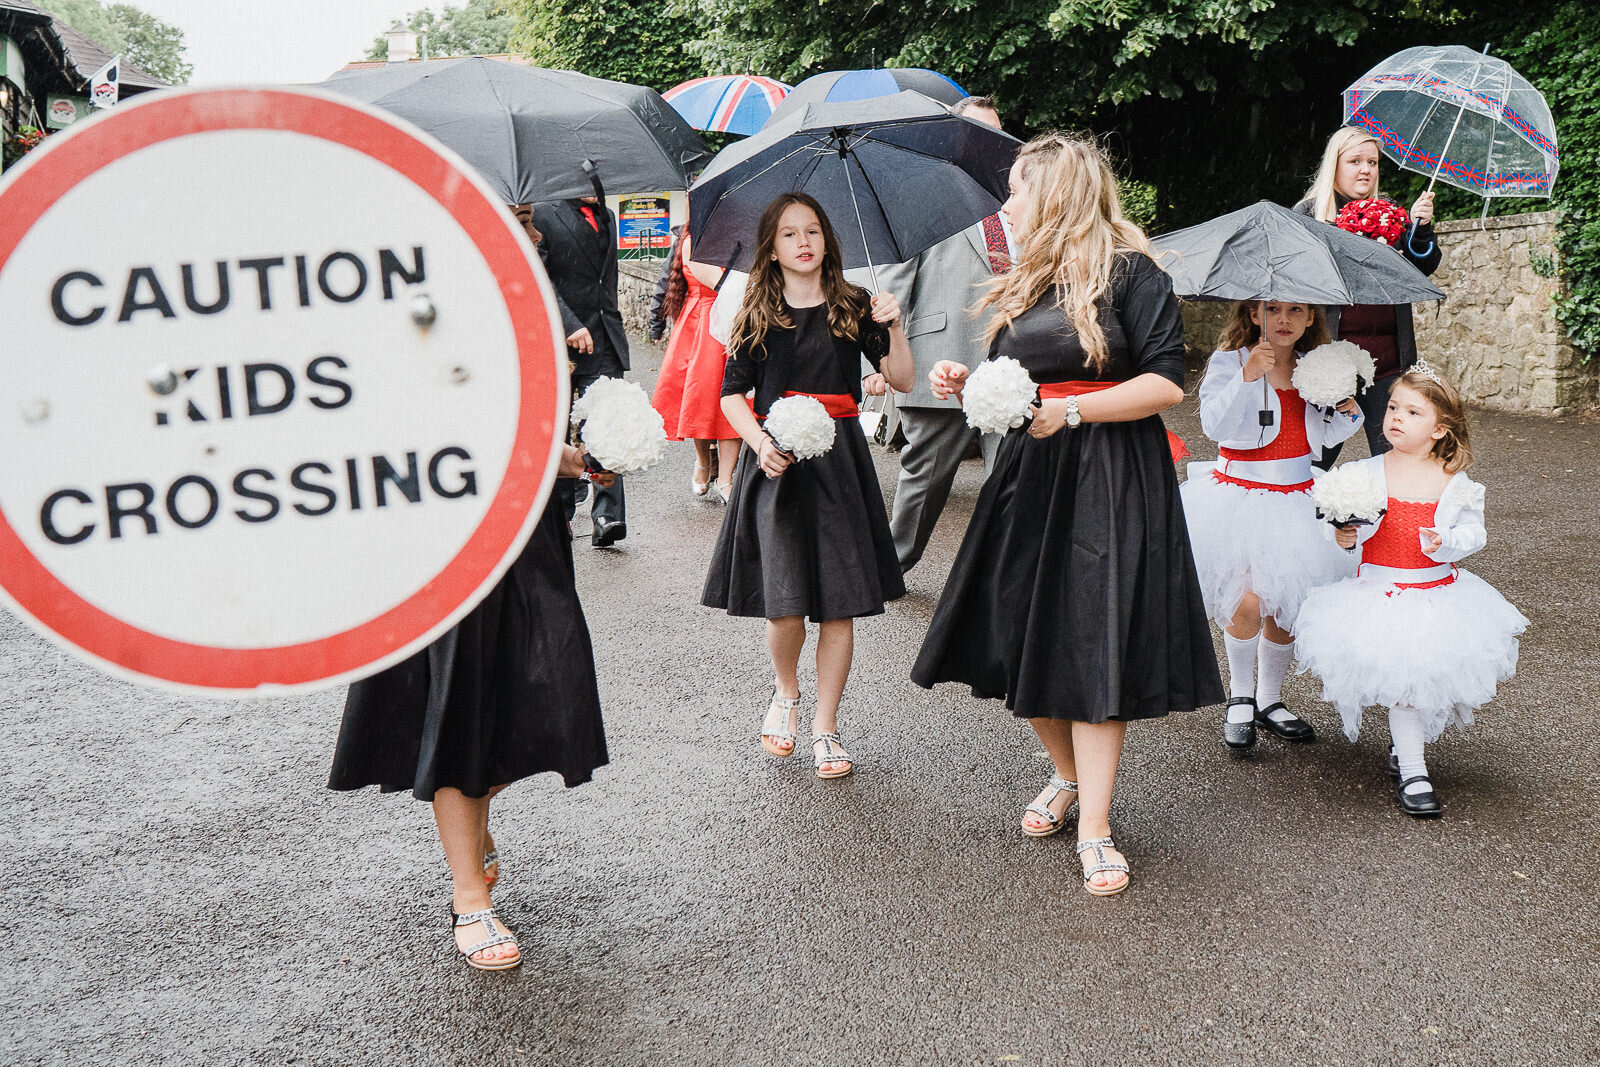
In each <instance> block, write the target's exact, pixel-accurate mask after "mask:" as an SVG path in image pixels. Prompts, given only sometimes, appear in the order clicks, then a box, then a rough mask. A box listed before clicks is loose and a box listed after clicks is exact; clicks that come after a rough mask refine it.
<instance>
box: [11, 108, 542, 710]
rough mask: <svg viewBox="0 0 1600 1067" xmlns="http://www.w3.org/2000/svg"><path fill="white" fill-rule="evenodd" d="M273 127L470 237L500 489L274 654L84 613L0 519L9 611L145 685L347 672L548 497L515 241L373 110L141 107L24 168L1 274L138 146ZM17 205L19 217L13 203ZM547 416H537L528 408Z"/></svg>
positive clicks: (444, 598)
mask: <svg viewBox="0 0 1600 1067" xmlns="http://www.w3.org/2000/svg"><path fill="white" fill-rule="evenodd" d="M234 130H280V131H283V132H287V133H297V134H301V135H304V136H309V137H316V138H319V139H322V140H326V141H332V142H334V143H337V144H340V145H342V146H344V147H346V148H351V149H353V150H355V151H358V152H361V153H363V154H364V155H367V156H369V157H370V158H372V159H374V160H377V161H378V162H380V163H383V164H384V165H386V166H388V167H390V168H391V169H393V170H394V171H396V172H398V173H399V174H401V175H403V176H405V177H406V178H408V179H410V180H411V181H412V182H413V183H415V184H416V185H417V186H418V187H419V188H421V189H422V190H423V191H424V192H426V193H427V194H429V195H430V196H432V197H433V199H434V200H435V201H437V202H438V203H439V205H440V206H441V207H443V208H444V209H445V210H446V211H448V212H449V213H450V214H451V216H452V217H453V218H455V220H456V221H457V223H459V224H460V225H461V227H462V229H463V230H465V231H466V232H467V234H468V235H469V236H470V237H471V239H472V241H473V244H474V245H475V246H476V247H477V249H478V252H479V254H480V255H482V256H483V258H484V261H485V263H486V264H487V265H488V266H489V268H490V270H491V271H492V272H493V274H494V277H495V279H496V281H497V282H498V283H499V289H500V292H501V294H502V296H503V297H504V298H505V302H506V310H507V312H508V314H509V315H510V318H511V324H512V330H513V334H514V336H515V338H516V343H517V351H518V357H519V365H520V368H521V394H520V397H519V414H518V418H517V428H516V434H515V438H514V441H513V445H512V449H511V460H510V462H509V464H508V465H507V469H506V472H505V475H504V477H503V478H502V480H501V483H500V488H499V490H498V491H497V492H496V493H495V497H494V499H493V500H492V501H491V502H490V504H489V509H488V512H487V513H486V514H485V516H484V518H483V520H482V521H481V522H480V523H479V525H478V527H477V529H476V530H474V531H473V533H472V536H471V537H470V538H469V539H468V540H467V543H466V544H465V545H463V546H462V548H461V549H460V551H458V552H457V553H456V555H455V556H454V557H453V558H452V559H451V560H450V562H449V563H448V564H446V565H445V567H444V569H443V570H442V571H440V572H439V573H438V574H437V575H435V576H434V577H433V578H432V579H430V580H429V581H428V583H427V584H426V585H424V586H423V587H422V588H421V589H420V590H418V591H417V592H416V593H414V594H412V595H411V596H410V597H409V598H407V599H406V600H404V601H402V602H401V603H400V604H398V605H396V606H395V607H394V608H392V609H390V610H389V611H387V612H385V613H384V614H382V615H380V616H378V617H377V618H375V619H372V620H370V621H368V622H365V623H362V624H361V625H359V626H355V627H352V628H351V629H348V630H345V631H343V632H341V633H337V634H331V635H329V636H327V637H323V638H318V639H316V640H314V641H307V642H302V643H299V644H294V645H282V646H278V647H273V648H248V649H233V648H218V647H213V646H208V645H197V644H191V643H189V642H185V641H176V640H173V639H171V638H168V637H163V636H161V635H159V634H152V633H149V632H148V631H145V630H142V629H140V628H138V627H136V626H134V625H132V624H130V623H127V622H124V621H123V620H121V619H119V618H117V617H115V616H113V615H111V614H109V613H108V612H106V611H103V610H102V609H100V608H98V607H95V606H94V605H93V604H90V603H89V602H88V601H86V600H84V599H83V598H82V597H80V596H79V595H78V594H77V593H76V592H74V591H73V590H72V589H70V588H68V587H67V586H66V585H65V584H64V583H62V582H61V581H60V580H59V579H58V578H56V576H55V575H54V574H52V573H51V572H50V570H49V569H48V568H47V567H45V565H44V564H43V563H42V562H40V561H39V559H38V558H37V557H36V556H34V555H33V553H32V552H31V551H30V550H29V549H28V547H27V545H26V544H25V543H24V542H23V541H22V539H21V538H20V537H19V536H18V535H17V532H16V531H15V530H14V529H13V528H12V526H11V523H10V519H9V518H8V517H7V516H6V515H5V513H4V512H3V511H0V559H4V560H5V561H6V573H5V575H4V579H3V582H0V584H3V585H4V586H5V588H6V590H7V592H9V593H10V595H11V596H12V598H13V599H14V600H15V601H16V603H17V604H18V606H19V607H21V608H22V609H23V610H24V611H25V612H27V613H28V614H29V615H31V616H32V617H33V618H34V619H35V620H36V621H37V622H39V623H40V624H41V625H43V626H45V627H46V628H47V629H49V630H50V631H52V632H53V633H55V634H56V635H57V636H58V637H60V638H62V639H63V640H65V641H67V642H68V643H70V644H72V645H74V646H76V647H78V648H80V649H82V650H83V651H84V652H87V653H88V654H90V655H91V656H94V657H95V658H97V659H101V660H104V661H105V662H107V663H109V664H112V665H114V666H116V667H120V668H122V669H124V670H127V671H130V672H132V673H134V674H136V675H140V676H143V677H147V678H154V679H161V680H165V681H168V682H172V683H176V684H177V685H180V686H188V687H193V688H197V689H203V690H233V691H248V690H252V689H256V688H258V687H261V686H281V687H307V686H310V685H313V684H314V683H317V682H321V681H328V680H335V679H341V678H347V677H351V676H353V675H355V674H356V673H358V672H359V671H361V670H362V669H363V668H364V667H367V666H369V665H371V664H373V663H377V662H380V661H382V660H384V659H385V658H387V657H390V656H392V655H393V654H394V653H395V651H396V650H398V649H401V648H404V647H406V646H408V645H410V644H411V643H412V642H415V641H417V640H418V639H419V638H422V637H424V636H426V635H427V634H429V633H430V632H432V631H433V630H434V629H435V628H436V627H439V626H440V624H441V623H442V622H444V621H445V620H446V619H449V618H450V616H451V615H452V614H453V613H454V612H455V611H456V610H457V609H458V608H460V606H461V605H462V604H463V603H465V602H466V601H467V600H468V599H469V598H471V597H472V596H473V594H475V593H477V592H478V591H479V590H480V589H482V588H483V587H484V585H485V584H486V583H487V582H488V581H489V579H490V578H492V577H494V576H495V575H496V573H497V571H499V570H500V569H501V568H502V565H503V564H504V563H506V562H508V561H507V556H508V555H509V553H510V550H511V548H512V547H513V546H514V545H516V544H517V541H518V538H519V535H520V534H521V533H522V532H523V530H524V529H525V528H528V527H529V526H530V525H531V519H532V518H536V516H531V515H530V512H531V511H532V509H533V508H534V507H535V506H537V505H538V504H539V503H540V502H541V500H542V494H543V493H544V491H545V490H546V489H547V486H546V484H545V483H546V478H545V473H546V471H547V469H548V468H549V464H550V459H551V451H552V448H553V446H554V444H555V442H556V422H557V420H558V419H559V418H560V416H561V414H562V413H561V412H559V411H557V410H556V406H557V405H556V404H555V403H554V402H553V401H554V399H555V396H556V395H557V391H558V390H559V388H560V386H559V382H558V380H557V378H556V366H557V364H556V358H555V357H556V352H555V342H554V338H553V337H552V335H551V332H550V318H549V315H550V311H549V307H548V305H547V304H546V303H545V300H544V296H543V293H542V292H541V289H540V285H539V280H538V278H537V276H535V275H534V273H533V272H532V269H531V268H530V265H529V260H528V252H527V250H526V249H525V247H524V245H523V243H522V242H523V241H524V240H525V239H524V238H523V237H522V236H521V235H520V234H518V233H515V232H513V231H512V230H511V228H510V226H509V225H508V224H507V223H506V221H505V218H504V216H503V209H502V208H501V206H500V205H498V204H496V203H495V202H494V201H493V200H491V199H489V198H488V197H487V196H486V195H485V194H484V192H483V190H482V189H481V188H480V187H479V184H478V183H476V182H474V181H472V180H470V179H469V178H467V177H466V176H465V175H463V174H462V172H461V171H460V170H459V169H458V168H457V166H456V165H455V164H454V163H452V162H451V161H450V160H449V159H447V158H445V157H444V156H443V155H441V154H440V153H439V151H438V150H437V149H435V148H433V147H431V146H430V145H428V144H426V143H424V142H423V141H421V140H419V139H418V138H417V137H415V136H414V135H413V134H411V133H409V132H407V131H406V130H404V129H402V128H400V127H399V126H397V125H395V124H394V123H392V122H390V121H387V120H386V119H383V118H381V117H379V116H377V115H375V114H372V113H370V112H368V111H364V110H362V109H361V108H359V107H356V106H351V105H350V104H346V103H343V102H341V101H336V100H331V99H329V98H327V97H324V96H315V95H312V94H309V93H299V92H284V91H281V90H273V89H224V90H205V91H188V92H177V93H173V94H170V95H167V94H163V95H162V96H160V97H156V98H154V99H149V100H140V101H138V102H137V104H133V105H132V106H127V105H125V111H124V112H123V113H120V114H116V113H113V114H112V115H107V116H105V117H103V118H101V119H99V120H97V122H96V123H95V124H94V125H91V126H88V127H86V128H84V129H83V130H81V131H74V135H73V136H63V137H62V138H61V140H60V143H58V144H52V145H50V146H49V151H47V152H43V153H40V155H39V158H37V159H32V160H28V161H27V163H28V164H29V165H28V166H27V167H26V169H25V170H23V171H22V172H21V173H19V174H17V175H16V177H15V179H14V181H13V184H12V185H11V188H10V189H8V190H7V191H6V195H5V197H4V199H5V200H6V201H7V202H8V203H9V204H10V205H11V206H12V208H13V209H12V210H10V211H6V212H0V270H3V269H4V267H5V265H6V264H7V263H8V262H9V261H10V258H11V256H12V254H13V253H14V252H15V251H16V248H17V245H18V244H19V243H20V242H21V241H22V239H23V238H24V237H25V236H26V235H27V234H28V232H29V231H30V230H31V229H32V227H33V225H34V224H35V223H36V222H38V220H39V219H40V218H42V217H43V216H44V214H45V212H47V211H48V210H49V209H50V208H51V207H52V206H54V204H55V203H56V201H57V200H59V199H60V198H61V197H62V196H64V195H65V194H66V193H67V191H69V190H70V189H72V188H74V187H75V186H76V185H77V184H78V183H79V182H81V181H82V180H84V179H85V178H87V177H88V176H89V175H91V174H93V173H94V172H96V171H98V170H100V169H102V168H103V167H105V166H107V165H109V164H110V163H112V162H114V161H115V160H118V159H121V158H123V157H124V156H127V155H129V154H131V153H133V152H136V151H138V150H140V149H142V148H147V147H149V146H151V145H154V144H158V143H161V142H163V141H169V140H173V139H175V138H178V137H186V136H189V135H192V134H198V133H211V132H221V131H234ZM19 203H20V205H21V206H22V207H21V210H18V209H16V205H18V204H19ZM541 406H542V407H544V408H546V409H547V410H546V411H544V412H541V411H540V410H539V409H540V407H541Z"/></svg>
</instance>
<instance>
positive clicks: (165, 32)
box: [106, 4, 194, 85]
mask: <svg viewBox="0 0 1600 1067" xmlns="http://www.w3.org/2000/svg"><path fill="white" fill-rule="evenodd" d="M106 10H107V12H108V13H109V14H110V16H111V19H112V21H113V22H115V23H116V24H117V25H118V26H120V27H121V28H122V32H123V39H124V42H125V43H124V44H123V48H122V54H123V55H125V56H127V57H128V62H130V63H132V64H133V65H134V66H136V67H138V68H139V69H140V70H142V71H144V72H145V73H146V74H152V75H154V76H155V77H157V78H160V79H161V80H162V81H164V82H167V83H168V84H171V85H183V84H184V83H186V82H188V80H189V76H190V75H191V74H193V73H194V67H193V66H191V65H190V64H189V63H188V62H186V61H185V60H184V58H183V54H184V45H183V31H182V30H180V29H178V28H177V27H176V26H174V25H172V24H171V23H168V22H162V21H161V20H160V19H158V18H156V17H155V16H154V15H152V14H150V13H149V12H147V11H141V10H140V9H139V8H137V7H134V6H133V5H132V4H113V5H112V6H111V7H109V8H107V9H106Z"/></svg>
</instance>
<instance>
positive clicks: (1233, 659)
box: [1222, 630, 1260, 722]
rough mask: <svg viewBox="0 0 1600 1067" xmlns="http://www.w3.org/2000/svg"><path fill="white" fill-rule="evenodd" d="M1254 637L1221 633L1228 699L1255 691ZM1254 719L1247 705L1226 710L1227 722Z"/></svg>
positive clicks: (1252, 710) (1255, 640)
mask: <svg viewBox="0 0 1600 1067" xmlns="http://www.w3.org/2000/svg"><path fill="white" fill-rule="evenodd" d="M1259 640H1260V635H1257V636H1256V637H1248V638H1242V639H1241V638H1238V637H1235V636H1233V635H1232V634H1230V633H1228V632H1227V631H1226V630H1224V631H1223V632H1222V643H1223V646H1224V647H1226V648H1227V650H1228V695H1229V696H1230V697H1247V696H1250V695H1252V694H1253V693H1254V692H1255V689H1256V643H1257V642H1258V641H1259ZM1254 717H1255V709H1253V708H1252V707H1250V705H1248V704H1235V705H1234V706H1233V707H1231V708H1229V709H1228V721H1229V722H1249V721H1250V720H1251V719H1252V718H1254Z"/></svg>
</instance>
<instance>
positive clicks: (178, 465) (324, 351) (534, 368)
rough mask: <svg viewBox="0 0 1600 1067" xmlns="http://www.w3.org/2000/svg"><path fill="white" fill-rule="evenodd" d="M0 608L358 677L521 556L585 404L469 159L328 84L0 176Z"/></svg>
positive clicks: (203, 657)
mask: <svg viewBox="0 0 1600 1067" xmlns="http://www.w3.org/2000/svg"><path fill="white" fill-rule="evenodd" d="M0 309H3V317H4V322H5V331H4V335H3V337H0V560H3V567H0V594H3V597H4V601H5V602H6V603H7V604H8V605H9V606H10V607H11V608H12V609H13V610H14V611H15V612H16V613H17V614H18V615H19V616H20V617H22V618H23V619H25V620H27V621H28V622H29V623H31V624H32V625H33V626H34V627H35V628H36V629H38V630H40V631H41V632H42V633H44V634H45V635H46V636H47V637H49V638H51V639H52V640H54V641H56V642H57V643H58V644H61V645H63V646H64V647H66V648H68V649H71V650H73V651H75V652H77V653H79V654H81V655H83V656H85V657H87V658H88V659H89V660H90V661H92V662H94V663H96V664H98V665H100V666H102V667H105V668H107V669H109V670H111V671H112V672H114V673H117V674H121V675H124V676H129V677H133V678H135V679H138V680H142V681H145V682H149V683H152V684H155V685H157V686H161V687H165V688H171V689H178V690H183V691H190V692H201V693H208V694H214V695H236V694H239V693H271V692H283V691H292V690H304V689H313V688H319V687H324V686H328V685H333V684H336V683H340V682H345V681H349V680H351V679H353V678H357V677H361V676H363V675H365V674H370V673H372V672H373V671H375V670H377V669H379V668H381V667H383V666H386V665H388V664H390V663H393V662H395V661H397V660H399V659H401V658H403V657H404V656H407V655H409V654H411V653H412V652H414V651H416V650H417V649H419V648H421V647H423V646H425V645H426V644H427V643H428V642H430V641H431V640H433V639H434V638H435V637H437V636H438V635H439V634H441V633H442V632H443V631H444V630H446V629H447V628H448V627H450V626H451V625H453V624H454V623H455V622H456V621H457V620H459V619H460V618H461V616H463V615H465V614H466V613H467V612H468V611H469V610H471V608H472V607H473V606H474V605H475V604H476V603H477V602H478V601H479V600H480V599H481V598H482V597H483V595H484V594H486V593H487V592H488V590H489V589H490V588H491V587H492V586H493V584H494V583H495V581H496V580H498V578H499V577H500V575H501V574H502V573H504V570H505V568H506V567H507V566H508V565H509V564H510V561H511V560H512V559H513V558H514V557H515V555H516V554H517V552H518V551H520V550H521V548H522V546H523V544H524V543H525V542H526V540H527V537H528V534H529V533H530V532H531V531H532V529H533V525H534V523H535V522H536V521H537V519H538V517H539V514H540V511H541V509H542V507H543V505H544V502H545V500H546V498H547V497H548V494H549V491H550V488H551V485H552V483H553V480H554V477H555V468H556V465H557V463H558V461H559V458H560V456H559V442H560V440H561V430H562V429H563V428H564V422H565V414H566V408H567V373H566V352H565V346H564V344H563V345H558V344H557V343H556V339H557V338H559V337H561V336H562V334H561V331H560V322H559V319H558V318H557V316H556V312H555V299H554V296H553V294H552V292H551V289H550V285H549V281H548V280H547V279H546V277H545V275H544V271H543V269H542V268H541V267H540V266H539V264H538V259H537V256H536V255H535V254H534V250H533V248H532V246H531V245H529V244H528V241H527V238H526V236H525V235H524V233H523V231H522V229H521V227H520V226H518V225H517V224H516V222H515V220H514V219H513V218H512V217H511V215H510V214H509V212H508V211H507V210H506V209H505V207H504V206H503V205H501V204H499V203H497V202H496V201H495V199H494V196H493V194H492V192H491V191H490V190H489V188H488V186H486V185H485V184H484V183H483V182H482V181H481V180H480V179H479V178H477V177H476V176H475V175H474V174H473V173H472V172H471V170H470V168H468V166H467V165H466V164H465V163H464V162H462V161H461V160H460V159H459V158H458V157H456V156H455V155H453V154H452V153H451V152H449V150H447V149H445V148H443V147H442V146H440V145H439V144H437V143H436V142H434V141H432V140H431V139H430V138H428V137H427V136H426V135H425V134H423V133H421V132H420V131H418V130H416V129H414V128H412V127H410V126H409V125H407V124H405V123H404V122H401V121H399V120H397V119H395V118H393V117H390V116H386V115H384V114H383V113H381V112H379V111H376V110H374V109H371V108H367V107H365V106H363V105H360V104H356V103H352V102H349V101H345V100H342V99H335V98H333V97H330V96H325V95H322V94H319V93H314V92H307V91H303V90H284V89H229V90H195V91H175V92H171V93H160V94H156V93H151V94H147V95H144V96H140V97H137V98H135V99H133V100H129V101H126V102H124V103H122V104H120V105H119V106H118V107H117V108H116V109H115V110H113V111H111V112H108V113H107V114H105V115H103V116H102V117H100V118H98V119H97V120H96V121H94V122H88V123H81V124H79V125H77V126H75V127H74V128H73V129H71V130H69V131H66V132H63V133H61V134H58V135H57V136H55V137H52V138H50V139H49V140H48V141H47V142H46V143H45V144H44V146H42V147H41V148H40V149H38V150H36V151H34V152H33V153H30V154H29V155H28V157H27V158H26V159H25V160H24V161H23V163H22V164H21V165H19V166H18V167H16V168H14V169H13V170H12V171H8V172H7V174H6V179H5V181H4V182H3V183H0Z"/></svg>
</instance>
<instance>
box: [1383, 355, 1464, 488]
mask: <svg viewBox="0 0 1600 1067" xmlns="http://www.w3.org/2000/svg"><path fill="white" fill-rule="evenodd" d="M1395 384H1396V385H1403V386H1405V387H1406V388H1407V389H1415V390H1416V391H1417V392H1419V393H1421V394H1422V398H1423V399H1424V400H1426V401H1427V402H1428V403H1430V404H1432V405H1433V410H1434V413H1435V414H1436V415H1437V416H1438V418H1439V425H1440V426H1442V427H1444V436H1443V437H1441V438H1439V439H1438V440H1437V441H1435V442H1434V443H1433V455H1434V456H1436V457H1437V458H1438V459H1439V462H1441V463H1443V464H1444V469H1445V473H1447V474H1454V473H1456V472H1457V471H1464V470H1466V469H1467V468H1468V467H1470V466H1472V442H1471V440H1470V439H1469V438H1468V436H1467V405H1466V404H1465V403H1464V402H1463V401H1462V399H1461V394H1460V393H1458V392H1456V387H1455V386H1453V385H1451V384H1450V383H1449V382H1447V381H1444V380H1443V379H1441V378H1437V377H1432V376H1431V375H1429V374H1424V373H1422V372H1421V371H1415V370H1411V371H1406V372H1405V373H1404V374H1402V375H1400V380H1399V381H1398V382H1396V383H1395Z"/></svg>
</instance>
